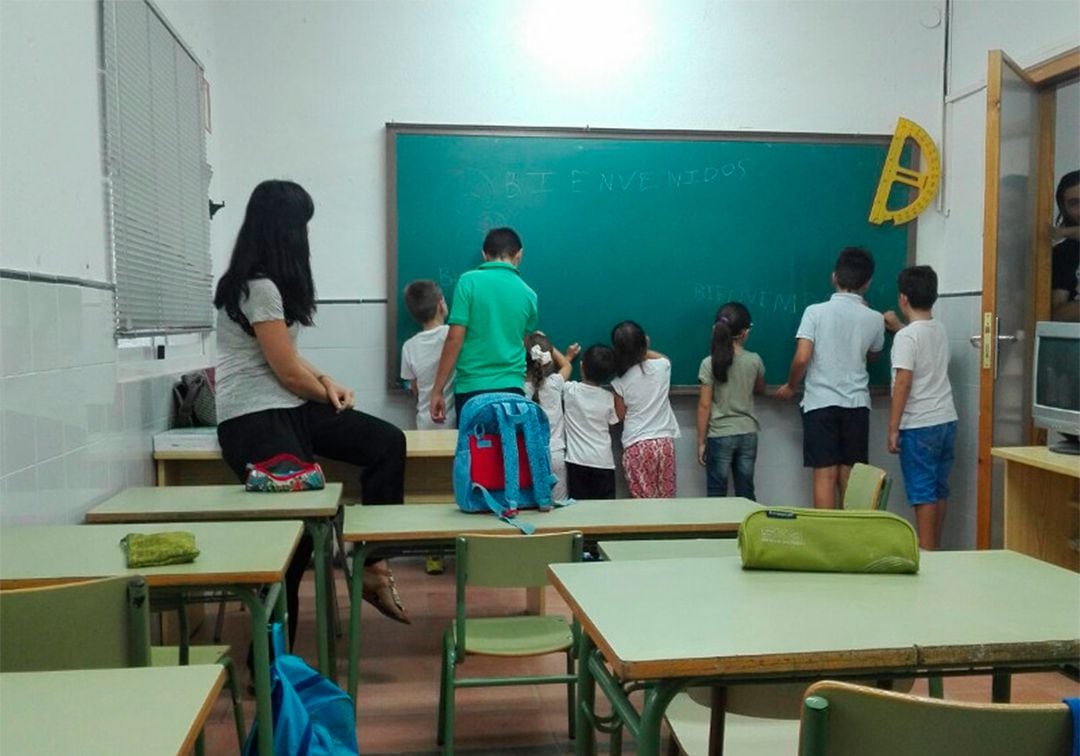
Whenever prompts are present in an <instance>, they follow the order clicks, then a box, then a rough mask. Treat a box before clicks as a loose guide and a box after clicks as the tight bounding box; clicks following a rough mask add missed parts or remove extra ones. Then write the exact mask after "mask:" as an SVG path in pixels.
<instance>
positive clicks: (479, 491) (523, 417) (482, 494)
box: [454, 392, 556, 533]
mask: <svg viewBox="0 0 1080 756" xmlns="http://www.w3.org/2000/svg"><path fill="white" fill-rule="evenodd" d="M549 436H550V430H549V427H548V419H547V414H545V413H544V410H543V409H541V408H540V405H538V404H536V403H535V402H531V401H529V400H528V399H526V398H525V397H523V396H520V395H519V394H511V393H502V392H496V393H491V394H480V395H479V396H475V397H473V398H472V399H470V400H469V401H468V402H466V403H465V406H464V407H462V408H460V409H459V414H458V441H457V451H456V453H455V455H454V499H455V500H456V501H457V505H458V507H459V508H460V509H461V510H462V511H463V512H493V513H494V514H495V515H496V516H497V517H498V518H499V519H501V520H504V521H506V522H508V523H510V524H511V525H514V526H515V527H517V528H518V529H520V530H521V531H522V532H524V533H531V532H532V531H533V528H532V526H530V525H527V524H525V523H520V522H515V521H514V516H515V515H516V514H517V511H518V510H519V509H540V510H546V509H550V508H551V507H552V505H553V503H554V502H552V500H551V487H552V485H554V483H555V481H556V477H555V476H554V475H553V474H552V472H551V452H550V449H549V443H550V438H549Z"/></svg>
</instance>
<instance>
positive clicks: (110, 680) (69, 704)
mask: <svg viewBox="0 0 1080 756" xmlns="http://www.w3.org/2000/svg"><path fill="white" fill-rule="evenodd" d="M224 679H225V672H224V670H223V669H222V668H221V667H220V666H219V665H217V664H212V665H202V666H194V667H139V668H132V669H87V670H71V671H63V672H6V673H3V674H0V690H3V694H4V705H3V707H2V708H0V753H4V754H46V753H54V754H60V753H77V754H80V756H175V754H178V753H185V754H186V753H190V752H191V749H192V747H193V746H194V744H195V739H196V737H198V735H199V733H200V732H201V731H202V728H203V725H204V724H205V723H206V720H207V717H208V716H209V714H210V709H211V707H212V706H213V703H214V701H215V700H217V696H218V693H219V692H220V691H221V686H222V683H223V682H224Z"/></svg>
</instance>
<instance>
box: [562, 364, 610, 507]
mask: <svg viewBox="0 0 1080 756" xmlns="http://www.w3.org/2000/svg"><path fill="white" fill-rule="evenodd" d="M614 375H615V352H614V351H613V350H612V348H611V347H609V346H605V345H603V344H594V345H593V346H591V347H589V348H588V349H586V350H585V353H584V354H583V355H582V357H581V382H580V383H579V382H577V381H569V382H567V384H566V388H564V389H563V415H564V419H565V422H566V484H567V490H568V491H569V493H570V498H572V499H614V498H615V455H614V454H613V453H612V451H611V426H612V425H615V424H616V423H618V422H619V417H618V415H616V414H615V395H614V394H613V393H612V392H611V391H609V390H608V389H606V388H604V386H603V384H606V383H608V382H609V381H611V379H612V377H614Z"/></svg>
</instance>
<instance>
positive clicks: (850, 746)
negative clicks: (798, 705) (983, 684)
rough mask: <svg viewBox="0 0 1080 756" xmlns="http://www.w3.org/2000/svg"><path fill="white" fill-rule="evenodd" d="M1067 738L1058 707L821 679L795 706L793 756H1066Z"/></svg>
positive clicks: (1063, 712) (1064, 710)
mask: <svg viewBox="0 0 1080 756" xmlns="http://www.w3.org/2000/svg"><path fill="white" fill-rule="evenodd" d="M1072 738H1073V731H1072V717H1071V715H1070V712H1069V707H1068V706H1066V705H1065V704H1063V703H1058V704H1040V705H1023V704H981V703H961V702H957V701H939V700H937V699H933V698H923V697H921V696H912V695H906V694H903V693H894V692H891V691H884V690H876V689H874V688H866V687H863V686H860V685H852V684H850V683H842V682H835V681H832V680H826V681H824V682H820V683H816V684H815V685H813V686H811V687H810V689H809V690H807V691H806V698H805V699H803V712H802V722H801V726H800V732H799V756H825V755H826V754H827V755H828V756H847V755H848V754H850V755H852V756H854V755H856V754H858V755H860V756H861V754H867V753H872V754H875V756H908V754H913V753H917V754H920V756H951V755H952V754H961V753H963V754H967V753H971V754H975V753H977V754H979V756H1013V754H1018V753H1032V754H1034V753H1037V754H1044V755H1045V756H1055V755H1057V754H1061V756H1069V754H1071V753H1072Z"/></svg>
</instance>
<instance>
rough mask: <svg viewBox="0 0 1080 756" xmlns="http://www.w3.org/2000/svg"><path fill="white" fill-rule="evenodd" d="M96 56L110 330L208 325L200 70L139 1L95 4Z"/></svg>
mask: <svg viewBox="0 0 1080 756" xmlns="http://www.w3.org/2000/svg"><path fill="white" fill-rule="evenodd" d="M102 52H103V58H104V60H103V63H104V78H105V82H104V87H103V89H104V98H103V99H104V108H105V166H106V175H107V186H108V197H109V200H108V216H109V217H108V219H107V221H108V225H109V230H110V240H111V246H112V267H113V280H114V283H115V284H116V332H117V334H118V335H119V336H146V335H152V334H161V333H178V332H185V331H199V330H208V329H211V328H212V327H213V313H212V306H211V299H212V295H211V283H212V281H211V267H210V221H209V214H208V209H207V202H208V200H207V197H208V193H209V184H210V167H209V166H208V165H207V164H206V141H205V133H204V130H203V102H202V97H203V86H202V82H203V72H202V67H201V66H200V64H199V62H198V61H197V60H196V59H195V58H194V57H193V56H192V55H191V53H190V52H188V50H187V49H186V48H185V47H184V45H183V44H182V43H181V42H180V40H179V39H178V38H177V36H176V35H175V34H174V33H173V32H172V30H171V29H170V28H169V26H168V24H167V23H166V22H165V21H164V19H163V18H162V17H161V16H160V14H159V13H158V11H157V9H156V8H154V6H153V5H152V4H150V3H149V2H146V0H139V1H138V2H132V1H131V0H102Z"/></svg>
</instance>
